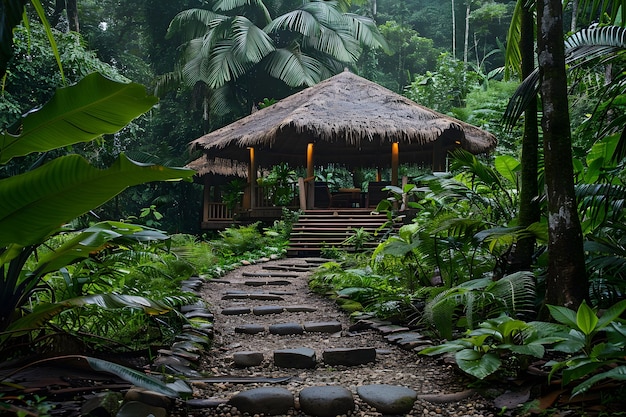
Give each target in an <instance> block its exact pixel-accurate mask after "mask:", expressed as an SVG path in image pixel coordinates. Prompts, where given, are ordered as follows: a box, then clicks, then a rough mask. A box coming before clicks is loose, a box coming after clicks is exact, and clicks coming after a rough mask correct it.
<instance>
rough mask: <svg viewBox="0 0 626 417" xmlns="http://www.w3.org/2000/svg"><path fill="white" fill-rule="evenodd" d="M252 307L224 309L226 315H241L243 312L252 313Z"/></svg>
mask: <svg viewBox="0 0 626 417" xmlns="http://www.w3.org/2000/svg"><path fill="white" fill-rule="evenodd" d="M250 311H251V310H250V307H228V308H225V309H223V310H222V314H223V315H225V316H241V315H242V314H250Z"/></svg>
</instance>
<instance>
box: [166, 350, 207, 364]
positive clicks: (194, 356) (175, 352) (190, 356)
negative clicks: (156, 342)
mask: <svg viewBox="0 0 626 417" xmlns="http://www.w3.org/2000/svg"><path fill="white" fill-rule="evenodd" d="M157 353H159V354H161V355H170V356H180V357H181V358H184V359H186V360H188V361H192V362H197V361H199V360H200V355H198V354H197V353H191V352H187V351H186V350H182V349H172V350H169V349H159V350H157Z"/></svg>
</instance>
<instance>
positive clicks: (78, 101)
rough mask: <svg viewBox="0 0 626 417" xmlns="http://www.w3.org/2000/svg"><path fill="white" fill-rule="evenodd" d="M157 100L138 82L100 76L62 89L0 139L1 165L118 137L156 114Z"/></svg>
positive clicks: (88, 78) (96, 74) (97, 74)
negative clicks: (151, 112) (108, 135)
mask: <svg viewBox="0 0 626 417" xmlns="http://www.w3.org/2000/svg"><path fill="white" fill-rule="evenodd" d="M156 102H157V98H156V97H154V96H148V95H147V94H146V89H145V87H144V86H142V85H141V84H137V83H121V82H117V81H113V80H110V79H108V78H106V77H104V76H103V75H101V74H99V73H92V74H89V75H87V76H86V77H85V78H83V79H82V80H81V81H80V82H78V83H77V84H75V85H73V86H70V87H64V88H59V89H58V90H57V91H56V93H55V95H54V96H53V97H52V99H50V101H49V102H48V103H46V104H45V105H44V106H43V107H41V108H40V109H36V110H34V111H31V112H30V113H27V114H26V115H25V116H24V117H22V119H21V120H20V121H19V122H18V123H17V124H16V125H14V126H12V127H11V128H10V129H9V132H3V133H2V136H0V164H4V163H6V162H8V161H9V160H10V159H11V158H13V157H16V156H24V155H28V154H30V153H33V152H46V151H49V150H52V149H57V148H62V147H64V146H68V145H72V144H75V143H80V142H88V141H91V140H93V139H95V138H97V137H98V136H100V135H103V134H106V133H115V132H118V131H119V130H121V129H122V128H123V127H125V126H126V125H127V124H128V123H129V122H130V121H131V120H133V119H134V118H136V117H137V116H139V115H141V114H143V113H145V112H146V111H148V110H150V109H151V108H152V106H153V105H154V104H156Z"/></svg>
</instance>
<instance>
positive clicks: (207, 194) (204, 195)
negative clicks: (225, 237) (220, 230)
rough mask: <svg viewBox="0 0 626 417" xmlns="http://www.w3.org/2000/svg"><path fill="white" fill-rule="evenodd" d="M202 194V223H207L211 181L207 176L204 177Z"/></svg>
mask: <svg viewBox="0 0 626 417" xmlns="http://www.w3.org/2000/svg"><path fill="white" fill-rule="evenodd" d="M202 191H203V193H202V222H203V223H206V222H208V221H209V202H210V201H211V181H210V180H209V175H205V176H204V188H203V190H202Z"/></svg>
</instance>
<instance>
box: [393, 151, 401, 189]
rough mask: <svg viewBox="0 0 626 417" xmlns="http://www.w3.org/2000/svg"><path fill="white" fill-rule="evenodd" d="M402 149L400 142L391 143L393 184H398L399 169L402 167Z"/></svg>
mask: <svg viewBox="0 0 626 417" xmlns="http://www.w3.org/2000/svg"><path fill="white" fill-rule="evenodd" d="M399 154H400V151H399V145H398V142H394V143H392V144H391V185H395V186H397V185H398V170H399V167H400V155H399Z"/></svg>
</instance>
